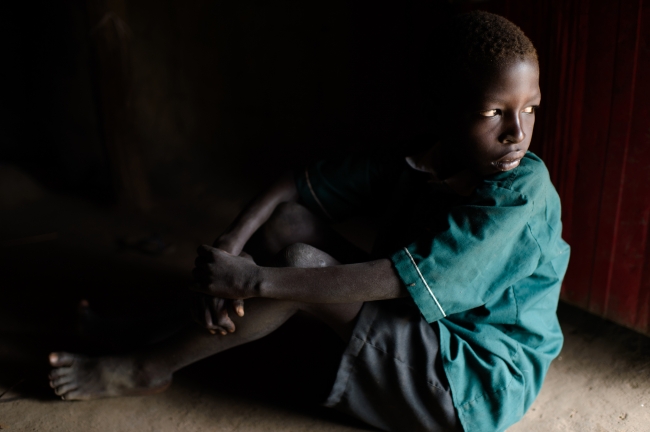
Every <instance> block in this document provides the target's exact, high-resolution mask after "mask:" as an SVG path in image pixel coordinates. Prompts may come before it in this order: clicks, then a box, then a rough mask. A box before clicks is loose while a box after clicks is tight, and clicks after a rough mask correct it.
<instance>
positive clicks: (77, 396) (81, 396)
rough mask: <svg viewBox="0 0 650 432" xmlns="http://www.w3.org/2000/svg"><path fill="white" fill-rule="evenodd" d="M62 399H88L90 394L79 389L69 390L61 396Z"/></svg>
mask: <svg viewBox="0 0 650 432" xmlns="http://www.w3.org/2000/svg"><path fill="white" fill-rule="evenodd" d="M61 399H63V400H67V401H68V400H89V399H90V396H88V395H87V394H84V393H82V392H80V391H79V390H71V391H69V392H68V393H66V394H64V395H63V396H61Z"/></svg>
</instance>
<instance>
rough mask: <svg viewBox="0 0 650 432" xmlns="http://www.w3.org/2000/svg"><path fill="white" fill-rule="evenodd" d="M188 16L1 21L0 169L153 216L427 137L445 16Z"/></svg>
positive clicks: (147, 7)
mask: <svg viewBox="0 0 650 432" xmlns="http://www.w3.org/2000/svg"><path fill="white" fill-rule="evenodd" d="M190 3H191V4H187V3H185V2H179V1H177V0H164V1H155V2H154V1H138V2H133V1H118V0H113V1H106V2H97V1H88V2H84V1H80V0H78V1H73V0H68V1H62V2H56V3H55V2H45V1H41V2H37V3H36V4H30V5H29V6H12V7H11V8H8V7H5V10H4V12H3V13H2V18H1V19H2V20H3V25H2V31H3V33H4V35H5V37H3V38H2V41H3V42H2V44H3V45H4V49H3V51H4V53H5V56H6V59H7V61H6V64H7V65H9V67H8V68H6V69H5V70H4V72H3V73H4V74H5V75H6V78H5V80H4V83H5V84H4V87H5V95H6V96H5V97H4V98H3V101H2V110H3V112H5V113H8V115H3V116H2V117H3V118H2V120H0V121H2V122H3V123H2V124H1V126H2V130H4V131H5V138H4V139H3V144H2V146H3V149H4V150H3V152H2V154H0V161H4V162H12V163H15V164H18V165H21V166H23V167H25V168H26V169H28V170H30V171H31V172H32V173H33V174H34V175H36V176H37V177H38V178H39V179H40V180H41V181H43V182H44V183H45V184H46V185H47V186H49V187H54V188H58V189H63V190H68V191H73V192H75V193H83V194H85V195H86V196H88V197H94V198H97V197H100V198H101V197H104V198H107V199H109V200H111V199H113V198H114V196H115V195H120V193H122V192H123V191H124V190H126V189H128V187H129V184H136V183H138V182H140V183H142V182H146V186H143V187H141V188H140V192H138V193H135V194H133V196H134V198H133V199H134V200H135V201H138V200H141V201H153V202H155V201H156V199H157V198H156V197H158V196H165V195H168V194H182V192H183V190H184V189H186V188H187V187H189V185H190V184H192V183H195V182H196V181H198V180H197V179H198V178H201V179H206V178H207V179H210V181H213V182H215V183H219V184H222V185H223V184H228V182H236V183H237V184H238V185H239V186H238V187H240V188H241V187H244V188H246V187H250V188H251V189H253V188H256V187H259V185H261V184H263V183H264V180H265V179H266V178H267V177H269V176H275V175H277V174H278V173H280V172H282V171H283V170H286V169H288V168H290V167H292V166H294V165H296V164H302V163H305V162H306V161H308V160H313V159H316V158H319V157H323V156H326V155H329V154H333V153H338V152H342V151H348V150H350V149H365V150H368V149H374V148H377V147H382V146H386V145H394V144H395V143H396V142H400V140H403V139H408V138H409V137H411V136H413V135H415V134H417V133H419V132H421V131H422V130H423V129H424V128H425V127H426V122H425V121H424V119H423V116H422V110H421V104H422V102H421V99H420V96H419V77H418V70H417V67H418V59H419V55H420V53H421V51H422V48H423V46H424V41H425V39H426V35H427V33H428V30H429V28H430V26H431V25H433V23H435V22H436V21H437V20H440V19H442V18H443V17H444V16H446V14H448V13H449V11H450V10H451V7H450V6H448V4H447V3H446V2H443V1H440V2H416V1H413V2H395V4H393V5H385V4H383V3H371V2H347V1H328V2H325V1H315V2H300V1H279V2H272V3H269V2H263V1H240V2H218V1H202V0H197V1H193V2H190ZM122 73H124V76H123V79H120V80H117V81H116V79H115V76H116V75H121V74H122ZM242 185H243V186H242ZM227 189H228V188H226V191H225V193H227ZM127 192H128V190H127ZM145 207H146V206H145Z"/></svg>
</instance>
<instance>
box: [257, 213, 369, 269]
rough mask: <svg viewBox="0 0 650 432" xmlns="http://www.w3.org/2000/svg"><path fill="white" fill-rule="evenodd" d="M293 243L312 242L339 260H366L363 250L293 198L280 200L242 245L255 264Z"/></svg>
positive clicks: (263, 262)
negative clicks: (290, 200)
mask: <svg viewBox="0 0 650 432" xmlns="http://www.w3.org/2000/svg"><path fill="white" fill-rule="evenodd" d="M296 243H303V244H307V245H310V246H313V247H314V248H316V249H317V250H319V251H322V252H325V253H327V254H328V255H330V256H332V257H334V258H336V260H337V261H338V262H339V263H343V264H351V263H357V262H363V261H367V260H368V254H367V253H366V252H365V251H363V250H361V249H359V248H358V247H357V246H355V245H353V244H352V243H350V242H349V241H348V240H346V239H345V238H344V237H343V236H342V235H341V234H339V233H338V232H336V231H335V230H334V229H333V228H332V227H331V226H330V225H329V224H328V223H327V221H325V220H323V219H321V218H320V217H318V216H316V215H315V214H313V213H312V212H310V211H309V210H308V209H307V208H306V207H304V206H302V205H300V204H298V203H294V202H286V203H282V204H280V205H279V206H278V207H277V208H276V209H275V211H274V212H273V214H272V215H271V217H270V218H269V220H268V221H266V223H265V224H264V225H262V227H261V228H260V229H259V230H258V231H257V232H256V233H255V235H254V236H253V237H252V238H251V239H250V241H249V242H248V243H247V244H246V247H245V248H244V249H245V250H246V251H247V252H248V253H249V254H250V255H252V256H253V257H254V258H255V260H256V261H257V262H258V263H259V264H262V265H267V264H269V260H270V259H273V258H274V257H275V256H276V255H277V254H278V253H279V252H280V251H282V250H283V249H285V248H286V247H288V246H291V245H293V244H296Z"/></svg>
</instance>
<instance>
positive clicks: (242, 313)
mask: <svg viewBox="0 0 650 432" xmlns="http://www.w3.org/2000/svg"><path fill="white" fill-rule="evenodd" d="M237 315H239V316H240V317H243V316H244V308H243V307H241V306H239V307H238V308H237Z"/></svg>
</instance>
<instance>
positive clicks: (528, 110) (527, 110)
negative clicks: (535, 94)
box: [524, 106, 537, 114]
mask: <svg viewBox="0 0 650 432" xmlns="http://www.w3.org/2000/svg"><path fill="white" fill-rule="evenodd" d="M535 108H537V107H536V106H529V107H526V108H524V112H525V113H528V114H532V113H534V112H535Z"/></svg>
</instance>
